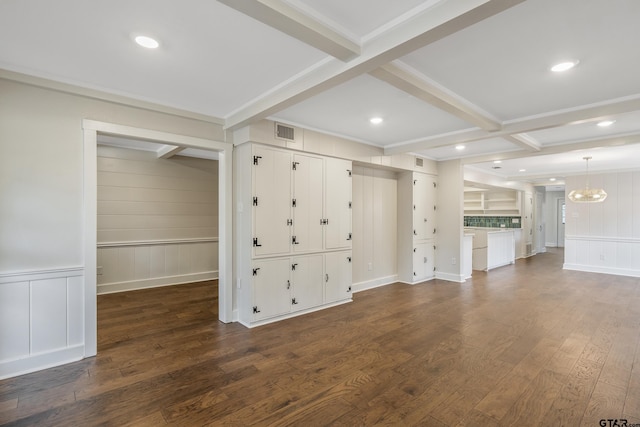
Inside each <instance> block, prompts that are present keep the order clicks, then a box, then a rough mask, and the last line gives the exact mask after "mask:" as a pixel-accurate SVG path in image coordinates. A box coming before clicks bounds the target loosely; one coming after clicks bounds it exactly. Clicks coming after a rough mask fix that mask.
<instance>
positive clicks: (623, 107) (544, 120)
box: [384, 95, 640, 155]
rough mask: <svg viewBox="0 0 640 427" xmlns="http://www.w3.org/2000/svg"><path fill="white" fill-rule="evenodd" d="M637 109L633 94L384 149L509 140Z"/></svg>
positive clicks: (638, 104)
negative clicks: (498, 126)
mask: <svg viewBox="0 0 640 427" xmlns="http://www.w3.org/2000/svg"><path fill="white" fill-rule="evenodd" d="M638 110H640V95H633V96H628V97H624V98H618V99H613V100H609V101H605V102H599V103H596V104H588V105H584V106H581V107H576V108H571V109H566V110H559V111H554V112H551V113H548V114H543V115H538V116H531V117H524V118H521V119H517V120H510V121H508V122H505V123H504V124H503V126H502V130H499V131H496V132H493V133H489V132H486V131H484V130H481V129H469V130H465V131H459V132H451V133H448V134H443V135H436V136H433V137H429V138H425V139H422V140H418V141H409V142H401V143H397V144H392V145H389V146H387V147H386V148H385V149H384V153H385V154H386V155H391V154H399V153H406V152H416V151H422V150H427V149H430V148H437V147H444V146H448V145H455V144H463V143H468V142H474V141H481V140H483V139H491V138H498V137H506V136H510V135H514V134H521V133H527V132H533V131H537V130H543V129H550V128H555V127H561V126H566V125H570V124H579V123H583V122H587V121H596V120H598V119H600V118H606V117H610V116H613V115H616V114H623V113H628V112H631V111H638ZM512 142H513V141H512Z"/></svg>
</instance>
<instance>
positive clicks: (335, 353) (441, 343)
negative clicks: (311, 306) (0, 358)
mask: <svg viewBox="0 0 640 427" xmlns="http://www.w3.org/2000/svg"><path fill="white" fill-rule="evenodd" d="M562 262H563V260H562V251H561V250H557V249H549V251H548V252H547V253H543V254H538V255H536V256H535V257H531V258H527V259H525V260H518V261H517V262H516V264H514V265H510V266H505V267H501V268H499V269H495V270H492V271H490V272H488V273H487V272H474V276H473V278H472V279H471V280H469V281H467V282H465V283H462V284H454V283H450V282H443V281H439V280H433V281H429V282H425V283H422V284H419V285H415V286H407V285H404V284H401V283H396V284H392V285H389V286H385V287H381V288H377V289H372V290H368V291H364V292H359V293H357V294H355V295H354V301H353V302H352V303H350V304H345V305H341V306H338V307H333V308H331V309H327V310H322V311H318V312H314V313H310V314H308V315H305V316H300V317H296V318H292V319H288V320H285V321H282V322H278V323H274V324H269V325H265V326H261V327H259V328H254V329H247V328H245V327H243V326H242V325H240V324H237V323H232V324H223V323H220V322H218V320H217V306H218V300H217V292H216V286H217V282H215V281H210V282H202V283H193V284H187V285H180V286H173V287H167V288H157V289H148V290H143V291H135V292H125V293H121V294H110V295H102V296H99V297H98V355H97V356H96V357H94V358H88V359H85V360H82V361H79V362H76V363H72V364H69V365H66V366H61V367H57V368H52V369H48V370H44V371H41V372H36V373H33V374H28V375H23V376H20V377H16V378H10V379H6V380H3V381H0V425H7V426H12V425H15V426H25V425H28V426H30V425H38V426H61V425H87V426H93V425H118V426H120V425H132V426H133V425H142V426H146V425H149V426H150V425H153V426H156V425H165V424H167V425H179V426H206V425H213V426H218V425H233V426H246V425H296V426H297V425H311V426H315V425H337V426H339V425H344V426H354V425H394V426H395V425H410V426H411V425H415V426H434V427H437V426H455V425H460V426H463V425H465V426H466V425H469V426H471V425H473V426H494V425H500V426H513V425H520V426H528V425H566V426H574V425H575V426H578V425H581V424H582V425H597V424H593V423H594V422H596V421H598V420H599V418H598V417H600V416H609V414H611V415H612V416H614V415H617V417H619V418H620V417H624V418H627V419H628V420H629V423H633V422H640V420H639V419H638V418H639V416H638V414H639V413H640V279H638V278H628V277H625V278H622V277H615V276H608V275H604V274H589V273H583V272H576V271H567V270H562ZM585 423H586V424H585Z"/></svg>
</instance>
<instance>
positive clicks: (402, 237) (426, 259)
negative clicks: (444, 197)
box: [398, 172, 438, 283]
mask: <svg viewBox="0 0 640 427" xmlns="http://www.w3.org/2000/svg"><path fill="white" fill-rule="evenodd" d="M436 192H437V180H436V177H435V176H432V175H427V174H424V173H419V172H402V173H400V174H399V175H398V276H399V279H400V280H401V281H403V282H407V283H418V282H422V281H425V280H429V279H432V278H433V277H434V276H435V250H436V235H437V231H438V227H437V225H436Z"/></svg>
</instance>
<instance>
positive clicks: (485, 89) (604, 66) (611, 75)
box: [402, 0, 640, 120]
mask: <svg viewBox="0 0 640 427" xmlns="http://www.w3.org/2000/svg"><path fill="white" fill-rule="evenodd" d="M638 17H640V2H638V1H637V0H615V1H611V0H562V1H558V0H532V1H526V2H524V3H521V4H519V5H517V6H514V7H512V8H511V9H508V10H506V11H504V12H502V13H500V14H498V15H496V16H493V17H491V18H488V19H486V20H484V21H482V22H480V23H478V24H476V25H473V26H471V27H469V28H466V29H464V30H462V31H460V32H457V33H455V34H453V35H451V36H449V37H446V38H444V39H442V40H439V41H437V42H435V43H433V44H431V45H428V46H426V47H424V48H422V49H419V50H417V51H415V52H413V53H411V54H409V55H407V56H405V57H404V58H403V59H402V60H403V61H404V62H406V63H407V64H408V65H410V66H412V67H414V68H415V69H417V70H419V71H420V72H422V73H424V74H425V75H427V76H429V77H430V78H432V79H434V80H435V81H437V82H438V83H440V84H442V85H444V86H445V87H447V88H448V89H450V90H452V91H453V92H455V93H457V94H458V95H460V96H462V97H464V98H466V99H467V100H468V101H470V102H472V103H474V104H476V105H478V106H480V107H481V108H484V109H485V110H487V111H489V112H491V113H493V114H494V115H495V116H497V117H498V118H500V119H502V120H510V119H515V118H519V117H525V116H530V115H535V114H541V113H545V112H549V111H554V110H559V109H564V108H571V107H576V106H580V105H584V104H590V103H595V102H600V101H604V100H609V99H614V98H618V97H623V96H626V95H630V94H637V93H640V79H638V78H637V76H638V75H640V55H638V54H637V43H638V40H640V25H637V20H638ZM632 52H635V53H632ZM567 59H577V60H579V61H580V63H579V65H578V66H577V67H576V68H574V69H572V70H570V71H568V72H566V73H564V74H556V73H552V72H551V71H550V70H549V68H550V67H551V66H552V65H553V64H555V63H558V62H561V61H566V60H567Z"/></svg>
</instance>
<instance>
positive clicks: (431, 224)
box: [425, 176, 438, 239]
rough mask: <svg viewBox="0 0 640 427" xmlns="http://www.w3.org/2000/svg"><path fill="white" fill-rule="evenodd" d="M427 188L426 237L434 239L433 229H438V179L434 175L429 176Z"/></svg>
mask: <svg viewBox="0 0 640 427" xmlns="http://www.w3.org/2000/svg"><path fill="white" fill-rule="evenodd" d="M426 181H427V184H426V186H427V188H426V200H425V216H426V218H427V223H426V224H427V229H426V230H425V231H426V238H427V239H433V238H434V237H435V236H434V233H433V229H434V228H435V229H437V226H436V210H435V209H436V205H437V191H438V190H437V188H436V187H437V185H438V183H437V181H436V179H435V178H434V177H431V176H429V177H428V179H427V180H426Z"/></svg>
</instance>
